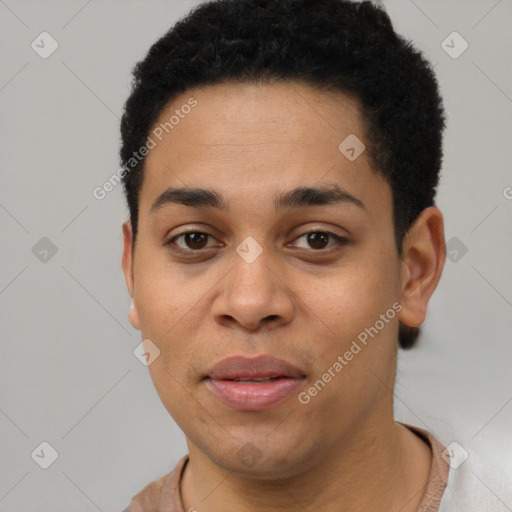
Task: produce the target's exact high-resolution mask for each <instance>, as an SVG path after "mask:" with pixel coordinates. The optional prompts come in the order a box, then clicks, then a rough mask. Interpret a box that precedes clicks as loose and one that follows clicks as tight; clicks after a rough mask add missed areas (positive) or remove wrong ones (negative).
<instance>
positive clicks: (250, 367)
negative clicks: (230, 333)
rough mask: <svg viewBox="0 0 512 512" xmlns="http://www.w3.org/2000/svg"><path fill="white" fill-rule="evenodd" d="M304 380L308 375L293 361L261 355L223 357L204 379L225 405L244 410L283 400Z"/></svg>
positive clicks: (273, 404) (274, 403)
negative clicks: (293, 363) (292, 362)
mask: <svg viewBox="0 0 512 512" xmlns="http://www.w3.org/2000/svg"><path fill="white" fill-rule="evenodd" d="M305 379H306V375H305V374H304V373H303V372H302V371H300V370H299V369H298V368H297V367H295V366H294V365H292V364H291V363H288V362H286V361H283V360H281V359H276V358H274V357H270V356H259V357H256V358H254V357H253V358H247V357H230V358H227V359H224V360H223V361H221V362H220V363H218V364H217V365H215V366H214V367H213V368H212V369H211V370H210V371H209V373H208V375H206V376H205V377H204V379H203V380H204V382H205V385H206V387H207V388H208V390H209V391H211V392H212V393H213V395H214V396H215V397H216V398H217V399H218V400H219V401H220V402H222V403H223V404H224V405H227V406H228V407H230V408H232V409H237V410H241V411H259V410H264V409H269V408H272V407H275V406H277V405H278V404H280V403H282V402H284V401H285V400H286V399H288V398H289V397H290V396H291V395H293V394H294V393H296V392H297V390H298V389H299V388H300V387H301V386H302V385H303V383H304V381H305Z"/></svg>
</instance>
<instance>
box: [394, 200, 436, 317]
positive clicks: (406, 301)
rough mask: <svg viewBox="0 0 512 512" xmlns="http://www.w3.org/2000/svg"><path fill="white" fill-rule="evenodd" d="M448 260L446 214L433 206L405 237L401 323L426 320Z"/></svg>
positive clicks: (424, 212) (424, 211)
mask: <svg viewBox="0 0 512 512" xmlns="http://www.w3.org/2000/svg"><path fill="white" fill-rule="evenodd" d="M445 260H446V249H445V240H444V221H443V214H442V213H441V211H440V210H439V208H437V207H435V206H430V207H428V208H425V209H424V210H423V211H422V212H421V213H420V215H419V216H418V218H417V219H416V221H415V222H414V224H413V225H412V226H411V228H410V229H409V231H408V232H407V235H406V236H405V240H404V247H403V256H402V297H401V302H402V306H403V309H402V311H401V312H400V316H399V319H400V322H401V323H403V324H405V325H408V326H409V327H419V326H420V325H421V324H422V323H423V322H424V321H425V318H426V316H427V305H428V301H429V300H430V297H431V296H432V294H433V293H434V290H435V289H436V287H437V284H438V283H439V279H440V278H441V274H442V272H443V267H444V262H445Z"/></svg>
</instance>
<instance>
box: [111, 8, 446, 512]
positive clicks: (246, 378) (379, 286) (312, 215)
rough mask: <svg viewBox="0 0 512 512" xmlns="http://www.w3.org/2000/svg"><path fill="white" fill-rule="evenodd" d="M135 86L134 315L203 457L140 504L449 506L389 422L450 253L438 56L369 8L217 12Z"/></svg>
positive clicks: (197, 21)
mask: <svg viewBox="0 0 512 512" xmlns="http://www.w3.org/2000/svg"><path fill="white" fill-rule="evenodd" d="M134 77H135V79H134V83H133V90H132V93H131V95H130V97H129V98H128V100H127V102H126V106H125V112H124V115H123V119H122V126H121V129H122V148H121V159H122V162H123V165H124V169H125V173H124V176H123V180H124V186H125V193H126V197H127V202H128V206H129V211H130V220H129V221H127V222H126V223H125V224H124V225H123V233H124V253H123V271H124V274H125V278H126V282H127V286H128V290H129V293H130V295H131V296H132V299H133V304H132V308H131V310H130V314H129V319H130V322H131V323H132V325H133V326H134V327H135V328H137V329H140V330H141V334H142V337H143V339H144V346H145V349H146V355H147V358H148V362H149V363H150V364H149V371H150V374H151V378H152V380H153V383H154V385H155V388H156V390H157V392H158V394H159V396H160V399H161V400H162V402H163V404H164V406H165V407H166V409H167V410H168V412H169V414H170V415H171V416H172V417H173V419H174V420H175V421H176V423H177V424H178V425H179V426H180V428H181V429H182V430H183V432H184V434H185V436H186V440H187V445H188V449H189V453H188V455H186V456H184V457H183V458H182V459H181V461H180V462H179V463H178V465H177V466H176V467H175V469H174V470H173V471H172V472H170V473H169V474H167V475H165V476H163V477H162V478H160V479H159V480H157V481H155V482H152V483H150V484H148V486H147V487H145V488H144V489H143V490H142V491H141V492H140V493H138V494H137V495H136V496H134V497H133V499H132V501H131V503H130V506H129V507H128V508H126V511H128V512H135V511H156V510H159V511H164V510H165V511H185V510H188V511H194V510H197V511H199V512H216V511H221V510H222V511H223V512H235V511H256V510H258V511H259V510H266V511H272V510H280V511H291V510H326V511H335V510H336V511H338V510H347V511H349V510H358V511H363V512H364V511H375V510H385V511H402V512H412V511H417V510H422V511H438V510H448V509H447V508H446V507H448V506H449V505H450V503H447V502H446V500H444V499H443V493H444V489H445V487H446V484H447V482H448V479H449V466H448V463H447V462H446V457H442V456H441V454H442V452H443V450H444V446H443V445H442V444H441V443H440V442H439V440H437V439H436V438H435V437H434V436H433V435H432V434H431V433H429V432H427V431H425V430H422V429H419V428H417V427H412V426H409V425H403V424H400V423H397V422H395V420H394V418H393V388H394V381H395V373H396V357H397V350H398V346H399V345H401V346H402V347H403V348H409V347H411V346H412V345H414V343H415V340H416V336H417V328H418V327H419V326H420V325H421V324H422V323H423V321H424V320H425V316H426V311H427V305H428V302H429V299H430V297H431V295H432V293H433V292H434V290H435V288H436V286H437V284H438V282H439V279H440V277H441V273H442V270H443V265H444V261H445V253H444V229H443V216H442V214H441V212H440V210H439V209H438V208H437V207H436V206H435V202H434V198H435V192H436V186H437V183H438V179H439V171H440V166H441V158H442V148H441V146H442V131H443V129H444V114H443V107H442V102H441V98H440V96H439V93H438V87H437V82H436V79H435V77H434V74H433V72H432V69H431V68H430V66H429V64H428V63H427V62H426V61H425V60H424V58H423V57H422V56H421V55H420V53H419V52H418V51H416V50H415V49H414V48H413V47H412V46H411V45H410V44H409V43H408V42H406V41H405V40H404V39H403V38H401V37H400V36H398V35H396V34H395V32H394V31H393V28H392V25H391V22H390V20H389V18H388V16H387V15H386V13H385V12H384V11H383V10H381V9H380V8H378V7H376V6H374V5H372V4H371V3H370V2H363V3H360V4H356V3H352V2H348V1H342V0H320V1H318V0H315V1H314V2H313V1H311V0H279V1H276V0H218V1H214V2H208V3H204V4H202V5H200V6H199V7H197V8H196V9H195V10H194V11H193V12H192V13H190V14H189V15H188V16H187V17H186V18H185V19H183V20H181V21H180V22H178V23H177V24H176V25H175V26H174V27H173V28H172V29H171V30H170V31H169V32H168V33H167V34H165V35H164V36H163V37H162V38H161V39H160V40H159V41H157V42H156V43H155V44H154V45H153V46H152V47H151V49H150V51H149V52H148V54H147V56H146V57H145V59H144V60H143V61H141V62H140V63H138V64H137V66H136V68H135V70H134ZM144 435H147V433H144ZM440 507H441V508H440Z"/></svg>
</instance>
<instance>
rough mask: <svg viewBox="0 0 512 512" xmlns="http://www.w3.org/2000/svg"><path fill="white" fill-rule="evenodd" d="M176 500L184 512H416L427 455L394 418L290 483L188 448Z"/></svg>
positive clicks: (321, 457)
mask: <svg viewBox="0 0 512 512" xmlns="http://www.w3.org/2000/svg"><path fill="white" fill-rule="evenodd" d="M188 444H189V462H188V464H187V467H186V469H185V472H184V475H183V479H182V483H181V493H182V501H183V505H184V509H185V510H192V511H193V510H197V511H200V512H221V511H222V512H242V511H244V512H253V511H254V512H256V511H260V510H266V511H269V512H273V511H280V512H287V511H292V510H293V511H296V510H297V509H298V508H301V507H302V508H304V509H306V510H309V509H311V510H314V509H318V510H321V509H324V510H358V511H360V512H366V511H374V510H400V511H401V512H415V511H416V510H417V509H418V506H419V503H420V501H421V498H422V496H423V491H424V488H425V486H426V484H427V480H428V474H429V471H430V460H431V453H430V449H429V448H428V446H427V445H426V443H424V442H423V441H422V440H421V439H419V438H418V437H417V436H416V435H415V434H414V433H412V432H411V431H410V430H408V429H407V428H405V427H404V426H402V425H400V424H398V423H395V422H394V420H393V418H392V417H390V418H388V421H385V422H381V423H380V424H378V425H377V424H376V423H375V422H373V423H369V422H368V424H366V425H364V426H359V427H358V428H357V430H356V431H354V433H353V434H352V435H350V436H349V437H348V438H346V439H344V440H343V442H342V443H340V446H337V447H331V449H329V451H328V453H318V454H317V455H316V456H315V460H314V461H312V462H311V464H309V465H308V467H307V468H304V465H302V464H301V465H300V468H297V470H296V471H295V472H294V474H293V475H292V476H289V475H287V476H286V477H280V476H279V475H270V474H269V475H267V476H266V477H262V476H258V477H256V478H250V477H247V476H246V475H241V474H237V473H235V472H232V471H227V470H226V469H223V468H221V467H219V466H218V465H217V464H215V463H214V462H213V461H212V460H211V459H210V458H209V457H208V456H207V455H205V454H204V453H203V452H202V451H201V450H199V449H198V448H197V447H196V446H195V445H194V444H193V443H191V442H190V441H189V442H188Z"/></svg>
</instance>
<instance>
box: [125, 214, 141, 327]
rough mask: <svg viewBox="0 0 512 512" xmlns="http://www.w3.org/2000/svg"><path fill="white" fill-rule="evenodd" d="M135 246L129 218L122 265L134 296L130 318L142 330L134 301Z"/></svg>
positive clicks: (131, 294)
mask: <svg viewBox="0 0 512 512" xmlns="http://www.w3.org/2000/svg"><path fill="white" fill-rule="evenodd" d="M134 249H135V247H134V246H133V231H132V224H131V222H130V221H129V220H127V221H126V222H124V223H123V259H122V267H123V274H124V279H125V281H126V286H127V287H128V292H129V293H130V296H131V297H132V304H131V306H130V312H129V313H128V320H129V321H130V323H131V324H132V325H133V327H135V329H139V330H140V323H139V314H138V312H137V306H136V305H135V301H134V292H135V284H134V279H133V257H134Z"/></svg>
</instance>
